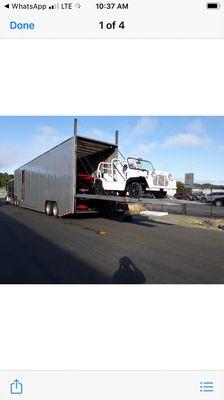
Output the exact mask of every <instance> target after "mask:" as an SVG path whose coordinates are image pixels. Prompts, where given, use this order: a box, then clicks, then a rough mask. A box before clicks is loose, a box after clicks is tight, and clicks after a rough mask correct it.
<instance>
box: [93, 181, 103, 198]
mask: <svg viewBox="0 0 224 400" xmlns="http://www.w3.org/2000/svg"><path fill="white" fill-rule="evenodd" d="M94 188H95V194H99V195H100V194H101V195H102V194H104V189H103V184H102V181H101V180H100V179H96V180H95V184H94Z"/></svg>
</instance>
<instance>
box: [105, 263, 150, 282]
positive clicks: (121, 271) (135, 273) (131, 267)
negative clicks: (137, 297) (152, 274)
mask: <svg viewBox="0 0 224 400" xmlns="http://www.w3.org/2000/svg"><path fill="white" fill-rule="evenodd" d="M113 281H114V283H144V282H145V281H146V278H145V275H144V274H143V272H142V271H140V269H138V268H137V267H136V266H135V264H134V263H133V261H132V260H131V259H130V258H129V257H121V258H120V260H119V268H118V270H117V271H116V272H115V273H114V275H113Z"/></svg>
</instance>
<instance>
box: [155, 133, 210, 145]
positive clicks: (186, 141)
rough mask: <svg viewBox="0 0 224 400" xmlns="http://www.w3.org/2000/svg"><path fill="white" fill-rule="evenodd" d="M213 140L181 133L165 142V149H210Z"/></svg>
mask: <svg viewBox="0 0 224 400" xmlns="http://www.w3.org/2000/svg"><path fill="white" fill-rule="evenodd" d="M212 143H213V142H212V140H211V139H210V138H209V137H207V136H203V137H200V136H197V135H195V134H192V133H179V134H178V135H173V136H169V137H167V138H166V139H165V140H164V143H163V146H165V147H210V146H211V145H212Z"/></svg>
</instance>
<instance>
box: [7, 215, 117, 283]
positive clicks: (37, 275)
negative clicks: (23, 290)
mask: <svg viewBox="0 0 224 400" xmlns="http://www.w3.org/2000/svg"><path fill="white" fill-rule="evenodd" d="M0 223H1V232H0V284H3V283H4V284H17V283H19V284H26V283H27V284H50V283H52V284H59V283H61V284H65V283H70V284H71V283H83V284H84V283H85V284H86V283H113V282H112V280H111V279H109V278H108V276H106V275H104V274H103V273H102V272H100V271H97V270H96V269H94V267H93V266H92V265H90V264H88V263H86V262H84V261H83V260H82V259H80V258H79V257H77V256H75V255H73V254H70V253H68V252H66V251H65V250H64V249H61V248H60V247H58V246H57V245H55V244H53V243H52V242H50V241H49V240H47V239H45V238H43V237H42V236H40V235H38V234H37V233H35V232H33V231H32V230H31V229H29V228H27V227H26V226H25V225H23V224H21V223H20V222H18V221H16V220H15V219H13V218H11V217H9V216H8V215H6V214H5V213H2V212H0Z"/></svg>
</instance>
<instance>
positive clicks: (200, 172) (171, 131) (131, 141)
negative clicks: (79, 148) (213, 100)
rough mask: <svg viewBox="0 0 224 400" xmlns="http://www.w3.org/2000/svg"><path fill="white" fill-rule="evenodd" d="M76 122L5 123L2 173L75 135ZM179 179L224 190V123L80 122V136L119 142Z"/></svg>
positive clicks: (1, 125)
mask: <svg viewBox="0 0 224 400" xmlns="http://www.w3.org/2000/svg"><path fill="white" fill-rule="evenodd" d="M73 121H74V117H0V171H6V172H13V171H14V169H15V168H17V167H18V166H20V165H22V164H24V163H25V162H27V161H29V160H31V159H32V158H34V157H36V156H37V155H39V154H41V153H42V152H44V151H46V150H48V149H49V148H51V147H53V146H55V145H56V144H58V143H60V142H62V141H63V140H65V139H67V138H68V137H70V136H72V133H73ZM116 129H117V130H119V148H120V150H121V152H122V153H123V154H124V155H126V156H131V155H132V156H139V157H144V158H146V159H149V160H150V161H152V163H153V165H154V167H155V168H157V169H160V170H164V171H170V172H172V173H173V175H174V176H175V177H176V178H177V179H181V180H183V179H184V174H185V172H194V173H195V181H196V182H200V183H201V182H208V181H209V182H213V183H220V184H221V183H222V184H224V117H147V116H145V117H78V133H79V134H80V135H83V136H88V137H92V138H95V139H100V140H105V141H108V142H114V132H115V130H116Z"/></svg>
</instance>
